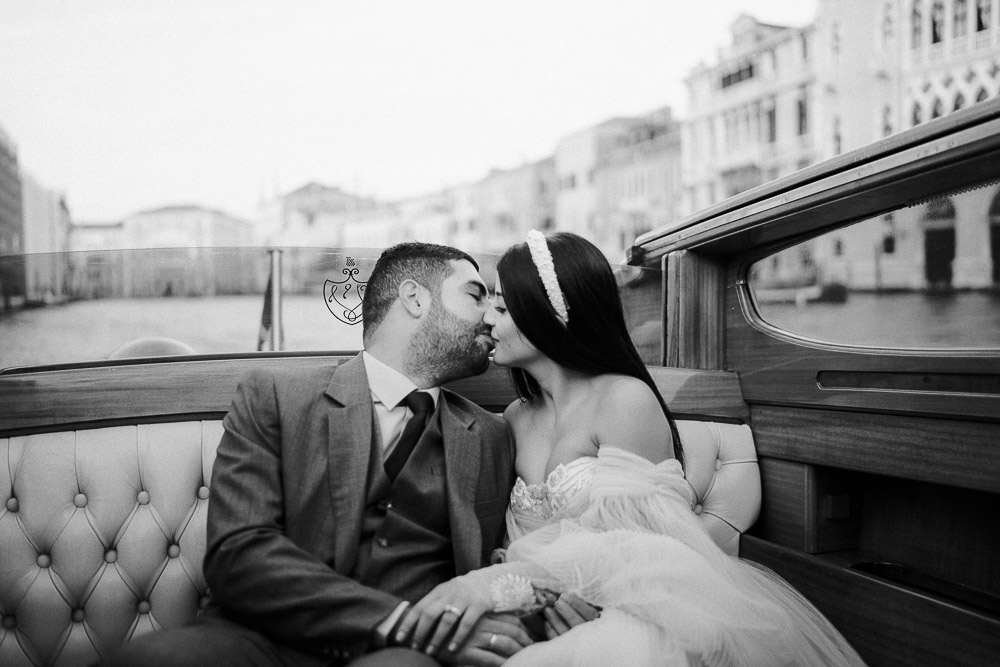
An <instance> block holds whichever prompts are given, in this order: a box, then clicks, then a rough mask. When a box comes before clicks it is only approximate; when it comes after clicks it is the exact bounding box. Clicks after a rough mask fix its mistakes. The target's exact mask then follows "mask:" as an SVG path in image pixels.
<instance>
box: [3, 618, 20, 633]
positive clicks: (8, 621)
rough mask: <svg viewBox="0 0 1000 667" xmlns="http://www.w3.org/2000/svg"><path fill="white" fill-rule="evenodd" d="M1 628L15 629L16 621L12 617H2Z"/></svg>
mask: <svg viewBox="0 0 1000 667" xmlns="http://www.w3.org/2000/svg"><path fill="white" fill-rule="evenodd" d="M3 627H4V629H5V630H13V629H14V628H16V627H17V619H16V618H14V617H13V616H4V617H3Z"/></svg>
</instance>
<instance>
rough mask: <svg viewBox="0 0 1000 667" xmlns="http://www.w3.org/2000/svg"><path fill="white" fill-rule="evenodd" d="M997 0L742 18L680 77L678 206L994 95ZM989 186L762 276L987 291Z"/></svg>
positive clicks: (995, 258)
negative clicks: (685, 95)
mask: <svg viewBox="0 0 1000 667" xmlns="http://www.w3.org/2000/svg"><path fill="white" fill-rule="evenodd" d="M998 4H1000V3H998V0H882V1H878V2H873V1H872V0H821V1H820V3H819V7H818V12H817V16H816V19H815V21H814V22H813V23H811V24H810V25H808V26H805V27H801V28H789V27H783V26H769V25H766V24H762V23H760V22H758V21H756V20H755V19H753V18H752V17H748V16H741V17H740V18H739V19H738V20H737V21H736V22H735V23H734V24H733V26H732V45H731V46H730V47H728V48H727V49H724V50H722V51H721V52H720V57H719V61H718V63H716V64H715V65H712V66H704V65H702V66H699V67H698V68H696V69H695V70H694V71H693V72H692V74H691V76H690V77H689V78H688V81H687V83H688V88H689V93H690V112H689V116H688V118H687V119H686V120H685V122H684V128H683V132H684V134H683V155H684V159H683V162H684V181H683V188H684V207H685V212H687V213H690V212H693V211H695V210H698V209H700V208H704V207H705V206H709V205H711V204H713V203H715V202H718V201H721V200H722V199H724V198H726V197H729V196H732V195H734V194H737V193H739V192H742V191H743V190H746V189H749V188H751V187H753V186H755V185H758V184H760V183H763V182H766V181H768V180H771V179H772V178H775V177H777V176H780V175H782V174H785V173H789V172H791V171H794V170H796V169H799V168H802V167H805V166H807V165H808V164H810V163H812V162H816V161H819V160H824V159H828V158H831V157H833V156H836V155H838V154H840V153H843V152H845V151H849V150H852V149H855V148H859V147H861V146H864V145H867V144H870V143H872V142H875V141H878V140H879V139H881V138H883V137H886V136H889V135H891V134H895V133H897V132H900V131H902V130H905V129H909V128H911V127H914V126H916V125H919V124H921V123H923V122H926V121H928V120H931V119H933V118H938V117H940V116H943V115H946V114H948V113H951V112H954V111H957V110H960V109H963V108H965V107H968V106H969V105H971V104H975V103H977V102H981V101H983V100H986V99H990V98H993V97H996V96H997V95H998V94H1000V48H998V45H1000V29H998V14H1000V6H998ZM796 45H797V46H796ZM796 51H798V53H797V54H796ZM758 110H759V111H758ZM755 123H756V124H755ZM996 176H1000V174H997V175H994V178H995V177H996ZM984 177H989V175H984ZM997 191H998V187H997V186H995V185H992V186H986V187H984V188H982V189H980V190H978V191H976V192H975V193H974V194H969V195H968V196H962V197H948V198H944V199H942V200H938V201H934V202H925V203H921V204H918V205H915V206H913V207H911V208H908V209H904V210H901V211H894V212H892V213H891V214H889V215H887V216H886V218H885V219H884V220H883V221H882V224H881V225H875V224H868V225H864V226H860V225H859V226H856V227H853V228H848V229H845V230H842V231H841V232H839V233H838V234H835V235H829V236H824V237H821V238H818V239H816V240H815V241H813V242H811V243H810V244H808V245H807V246H804V247H803V248H801V249H798V250H796V251H795V252H789V253H782V254H781V255H779V256H776V257H775V258H773V259H772V262H770V263H769V264H768V265H767V266H763V267H760V270H761V272H762V273H761V275H760V278H761V280H762V281H763V282H765V283H774V284H787V283H789V282H792V283H794V282H801V280H802V279H803V277H804V276H813V277H814V278H815V279H816V280H819V281H827V282H837V283H842V284H844V285H846V286H848V287H850V288H853V289H859V290H879V289H935V290H941V289H944V290H947V289H966V288H973V289H978V288H986V287H990V286H992V285H994V284H996V283H997V282H998V275H997V266H998V265H1000V232H998V229H1000V227H998V225H1000V221H998V218H1000V215H998V214H995V213H993V211H996V212H997V213H1000V201H998V199H997V197H998V196H1000V195H998V192H997Z"/></svg>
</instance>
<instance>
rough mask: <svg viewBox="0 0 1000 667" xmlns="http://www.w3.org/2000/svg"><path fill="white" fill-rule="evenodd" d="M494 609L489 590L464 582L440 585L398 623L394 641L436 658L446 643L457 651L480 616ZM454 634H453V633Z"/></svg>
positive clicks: (450, 582)
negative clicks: (479, 588)
mask: <svg viewBox="0 0 1000 667" xmlns="http://www.w3.org/2000/svg"><path fill="white" fill-rule="evenodd" d="M492 610H493V598H492V596H491V595H490V592H489V591H488V590H478V589H476V588H475V587H474V586H472V585H470V584H469V583H468V582H466V581H463V580H462V579H452V580H451V581H446V582H445V583H443V584H440V585H439V586H437V587H436V588H435V589H434V590H432V591H431V592H430V593H428V594H427V595H426V596H424V598H423V599H422V600H421V601H420V602H418V603H417V604H415V605H414V606H413V609H411V610H410V613H409V614H407V615H406V617H405V618H404V619H403V621H402V622H401V623H400V624H399V628H398V630H397V632H396V636H395V640H396V643H397V644H407V643H409V644H410V646H412V647H413V648H415V649H417V650H419V651H424V652H425V653H427V654H428V655H434V654H435V653H437V652H438V650H440V649H441V648H442V646H443V645H444V643H445V642H446V641H447V642H449V644H448V650H449V651H455V650H456V649H457V648H458V647H460V646H461V645H462V642H464V641H465V639H466V638H467V637H468V636H469V633H470V632H471V631H472V628H473V627H474V626H475V625H476V621H478V620H479V617H480V616H482V615H483V614H485V613H486V612H488V611H492ZM453 631H454V632H453Z"/></svg>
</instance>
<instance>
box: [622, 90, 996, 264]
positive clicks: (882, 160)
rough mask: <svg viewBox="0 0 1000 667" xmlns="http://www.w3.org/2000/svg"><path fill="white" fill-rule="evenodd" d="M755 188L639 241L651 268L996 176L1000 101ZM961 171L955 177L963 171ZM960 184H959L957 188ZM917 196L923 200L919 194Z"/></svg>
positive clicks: (820, 225) (752, 243) (757, 242)
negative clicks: (673, 256)
mask: <svg viewBox="0 0 1000 667" xmlns="http://www.w3.org/2000/svg"><path fill="white" fill-rule="evenodd" d="M974 107H976V108H970V109H966V110H963V111H959V112H956V113H954V114H949V115H948V116H947V117H945V118H941V119H938V120H935V121H932V122H931V123H927V124H925V125H921V126H919V127H917V128H913V129H911V130H907V131H905V132H902V133H900V134H898V135H894V136H893V137H890V138H887V139H884V140H882V141H879V142H877V143H875V144H872V145H869V146H864V147H861V148H858V149H857V150H854V151H852V152H850V153H847V154H845V155H842V156H838V157H836V158H833V159H831V160H827V161H825V162H822V163H820V164H817V165H813V166H812V167H810V168H808V169H805V170H803V171H800V172H796V173H795V174H791V175H789V176H786V177H783V178H780V179H777V180H775V181H772V182H770V183H767V184H764V185H762V186H759V187H757V188H753V189H752V190H749V191H747V192H744V193H741V194H739V195H737V196H735V197H732V198H730V199H727V200H726V201H724V202H721V203H720V204H717V205H715V206H712V207H710V208H708V209H706V210H704V211H701V212H699V213H696V214H694V215H692V216H690V217H689V218H687V219H685V220H682V221H680V222H679V223H673V224H671V225H670V226H669V228H664V229H662V230H655V231H653V232H649V233H647V234H644V235H642V236H640V237H639V238H638V239H637V240H636V244H637V246H638V247H639V249H640V251H641V252H639V253H637V254H638V256H641V257H642V258H643V261H644V262H646V263H647V264H649V263H653V262H656V261H657V260H658V259H659V258H660V257H661V256H662V255H664V254H666V253H669V252H673V251H676V250H682V249H690V248H698V249H699V250H702V251H706V252H711V253H713V254H728V253H731V252H735V251H741V250H744V249H746V248H749V247H752V246H755V245H760V244H763V243H766V242H771V241H777V240H780V239H783V238H788V237H791V236H795V235H798V234H802V233H806V232H809V231H810V230H818V229H821V228H824V227H827V226H832V225H836V224H838V223H843V222H846V221H849V220H860V219H862V218H864V217H870V216H871V215H876V214H878V213H879V212H883V211H886V210H889V209H891V208H894V207H896V206H898V205H904V204H907V203H909V202H912V201H913V200H914V199H915V198H922V197H928V196H933V195H935V194H940V193H943V192H948V191H950V190H953V189H955V188H959V187H963V183H962V182H963V181H964V185H969V184H970V183H971V179H975V178H979V179H982V178H983V176H984V175H988V174H991V173H992V174H995V165H996V158H997V153H998V150H1000V131H998V128H1000V101H998V100H989V101H987V102H984V103H982V104H978V105H974ZM960 163H961V165H962V168H961V169H960V170H956V169H953V168H952V167H953V166H954V165H957V164H960ZM956 179H957V180H956ZM915 193H919V194H915Z"/></svg>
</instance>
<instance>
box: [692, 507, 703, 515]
mask: <svg viewBox="0 0 1000 667" xmlns="http://www.w3.org/2000/svg"><path fill="white" fill-rule="evenodd" d="M701 509H702V508H701V505H695V506H694V513H695V514H699V515H700V514H701Z"/></svg>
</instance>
